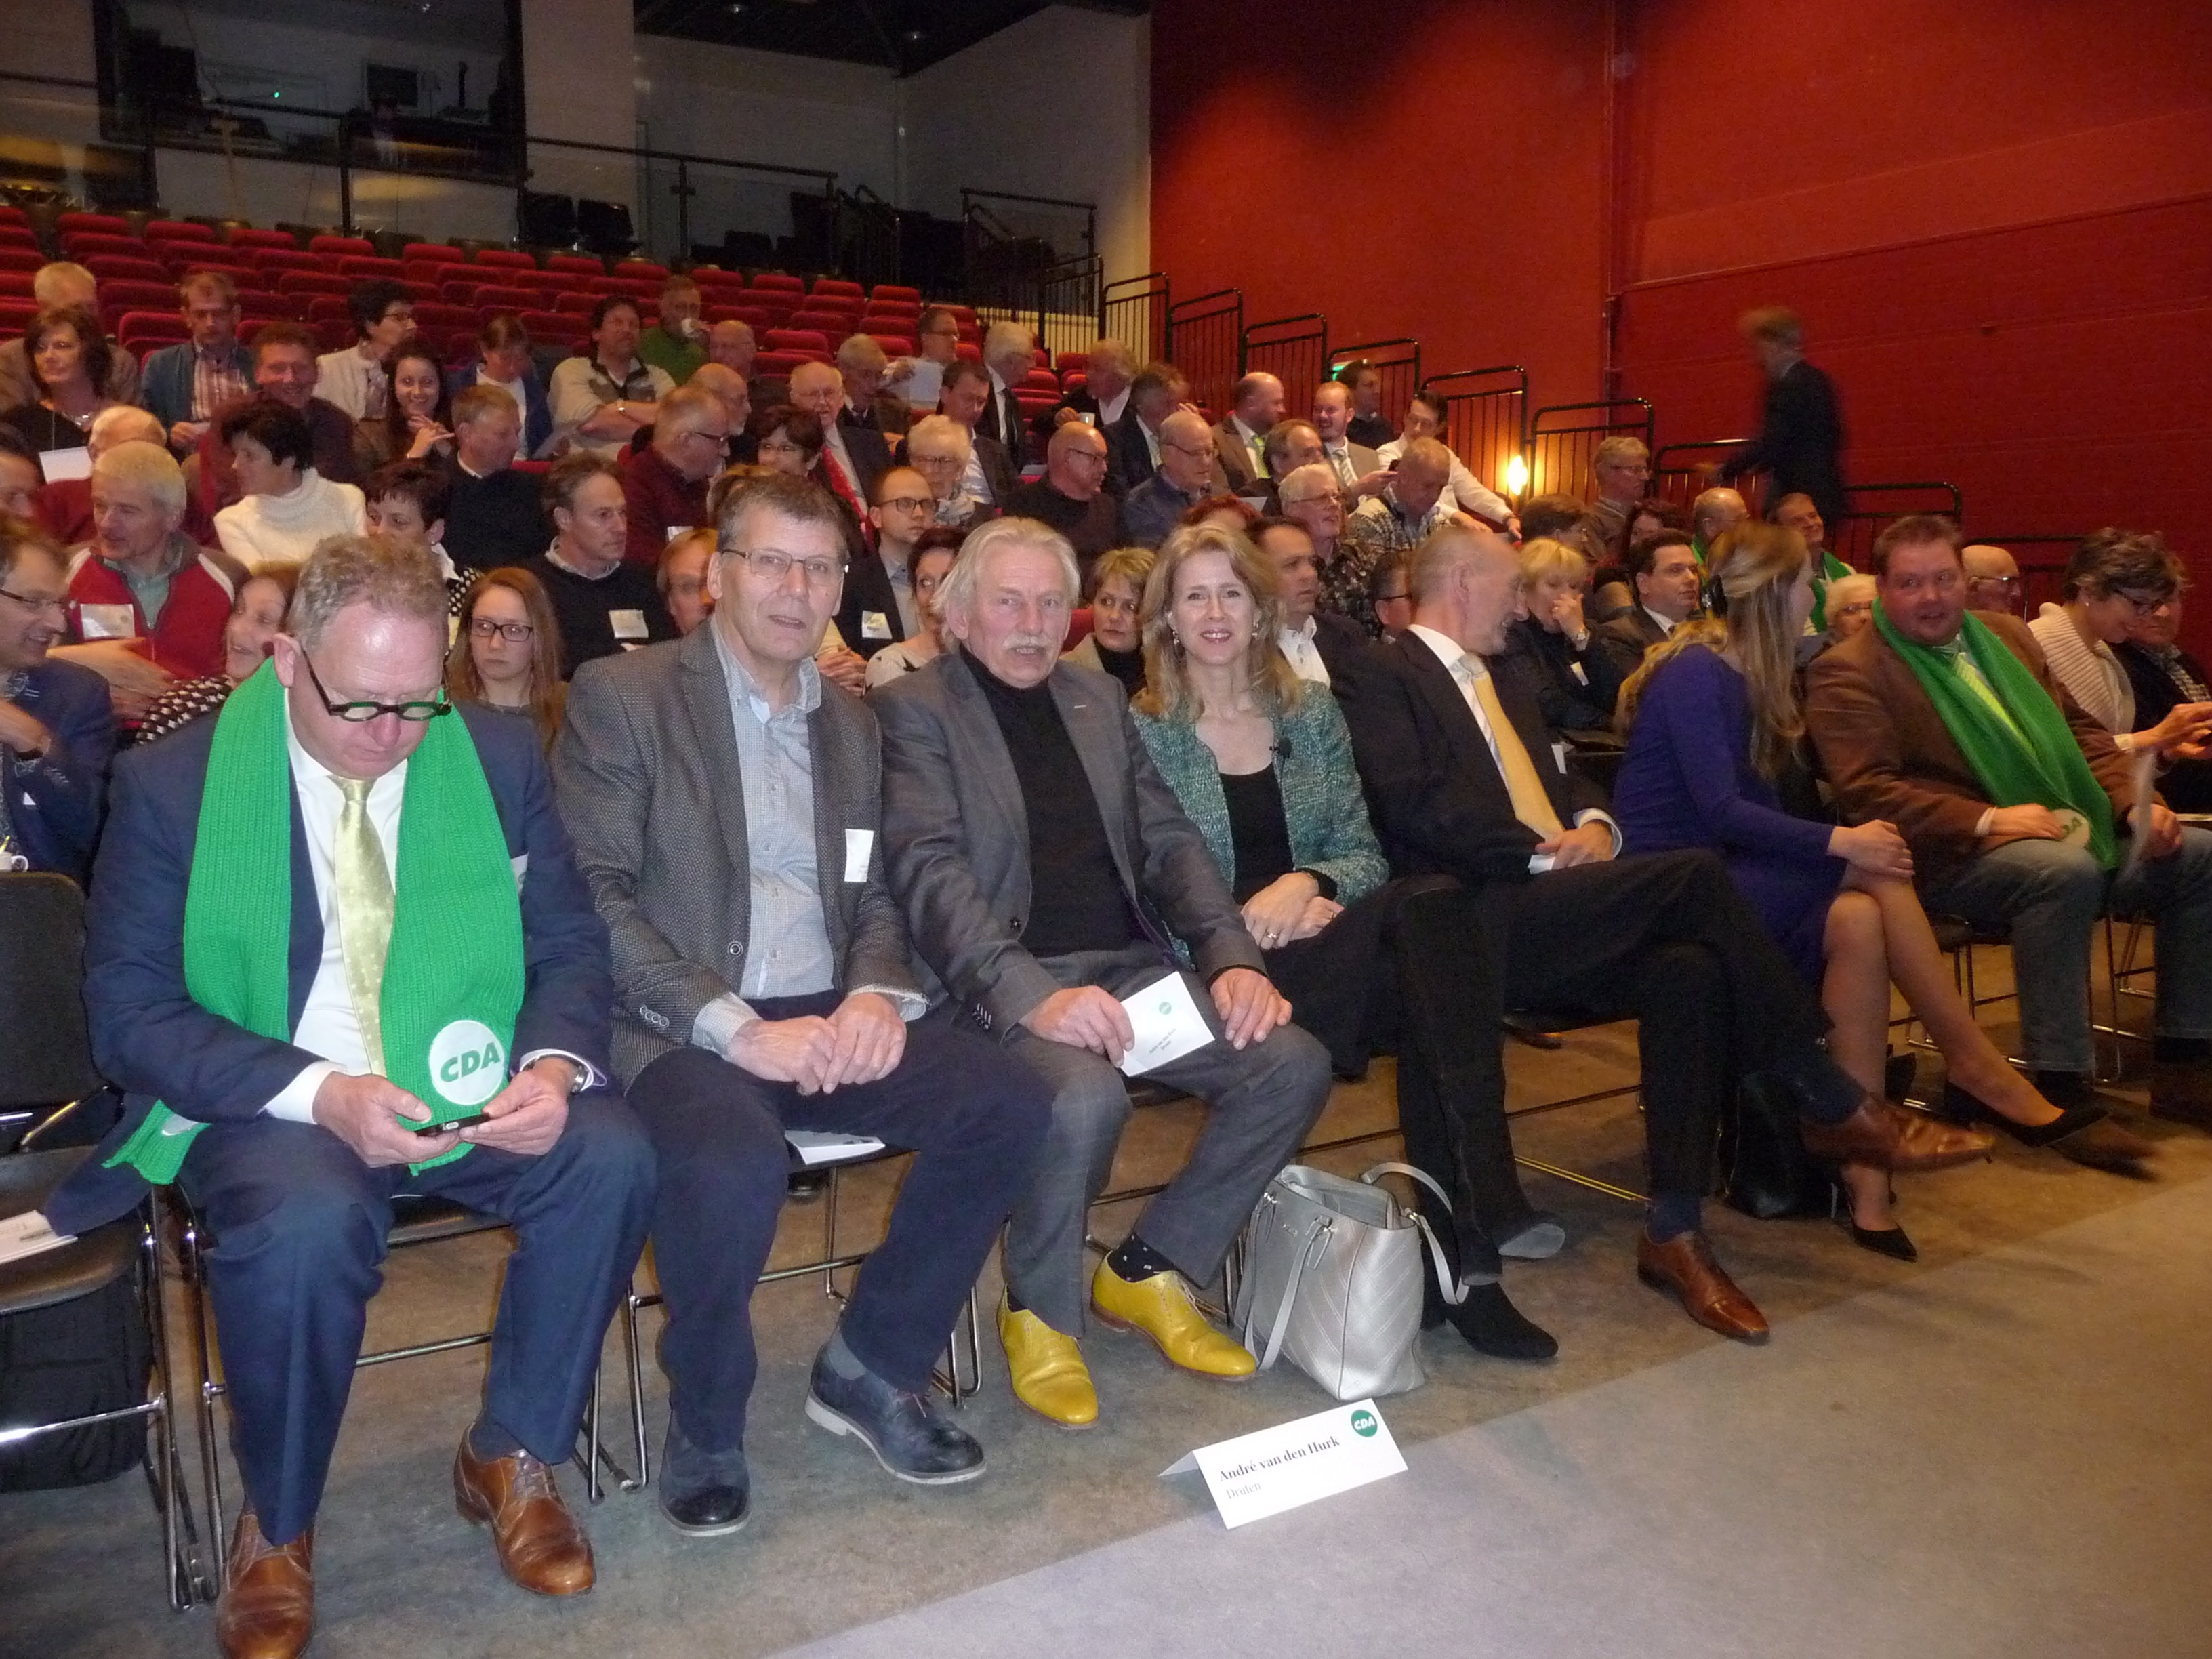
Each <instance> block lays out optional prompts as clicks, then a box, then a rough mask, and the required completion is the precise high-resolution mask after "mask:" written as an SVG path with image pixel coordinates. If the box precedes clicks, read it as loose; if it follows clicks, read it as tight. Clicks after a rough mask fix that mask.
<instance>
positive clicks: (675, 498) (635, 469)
mask: <svg viewBox="0 0 2212 1659" xmlns="http://www.w3.org/2000/svg"><path fill="white" fill-rule="evenodd" d="M729 455H730V415H729V410H727V409H726V407H725V406H724V405H723V403H722V400H721V399H720V398H717V397H716V396H714V394H713V393H712V392H703V391H702V390H700V389H699V388H698V387H696V386H678V387H677V388H676V390H675V391H673V392H670V393H669V394H668V395H667V396H666V397H665V398H662V399H661V400H660V410H659V414H658V415H656V416H654V417H653V442H652V443H651V444H650V445H648V446H647V447H645V448H643V449H641V450H637V451H635V452H634V453H630V454H628V455H625V456H623V460H622V472H623V513H624V515H625V519H626V526H625V527H626V531H627V535H626V539H625V542H624V549H625V550H624V552H623V557H624V558H626V559H628V560H629V562H631V563H632V564H639V565H644V566H646V567H647V568H649V569H650V568H657V567H658V566H659V563H660V551H661V550H662V549H663V548H665V547H666V546H667V545H668V538H670V537H671V536H672V535H673V534H675V533H676V532H678V531H679V530H696V529H697V528H698V527H699V526H701V525H702V524H704V523H706V522H707V481H708V479H710V478H712V477H714V475H715V474H716V473H717V472H720V471H721V470H722V468H723V466H724V465H726V463H727V461H728V459H729Z"/></svg>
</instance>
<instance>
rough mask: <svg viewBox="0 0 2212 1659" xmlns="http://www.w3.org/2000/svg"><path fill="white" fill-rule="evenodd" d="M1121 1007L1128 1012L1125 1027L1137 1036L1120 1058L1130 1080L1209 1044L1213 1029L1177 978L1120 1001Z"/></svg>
mask: <svg viewBox="0 0 2212 1659" xmlns="http://www.w3.org/2000/svg"><path fill="white" fill-rule="evenodd" d="M1121 1006H1123V1007H1124V1008H1126V1009H1127V1010H1128V1011H1129V1024H1130V1025H1131V1027H1132V1028H1133V1029H1134V1030H1135V1031H1136V1034H1137V1040H1136V1042H1134V1043H1133V1044H1132V1045H1131V1046H1130V1048H1129V1050H1128V1052H1127V1053H1126V1054H1123V1055H1122V1056H1121V1070H1122V1071H1123V1073H1126V1074H1127V1075H1128V1076H1130V1077H1142V1076H1143V1075H1144V1074H1145V1073H1147V1072H1149V1071H1152V1069H1153V1068H1154V1067H1156V1066H1164V1065H1166V1064H1167V1063H1168V1062H1169V1061H1170V1060H1180V1059H1182V1057H1183V1056H1184V1055H1185V1054H1188V1053H1190V1052H1191V1050H1193V1049H1194V1048H1204V1047H1206V1044H1207V1043H1209V1042H1212V1041H1213V1028H1212V1026H1210V1025H1208V1024H1206V1016H1205V1015H1204V1014H1202V1013H1200V1012H1199V1009H1198V1004H1197V1003H1196V1002H1195V1001H1194V1000H1192V997H1191V994H1190V981H1188V980H1187V979H1185V978H1184V977H1183V976H1182V975H1181V974H1169V975H1165V976H1164V977H1163V978H1161V979H1158V980H1156V981H1153V982H1152V984H1150V985H1147V986H1146V987H1145V988H1144V989H1143V990H1141V991H1136V992H1133V993H1131V994H1129V995H1127V996H1126V997H1123V998H1122V999H1121Z"/></svg>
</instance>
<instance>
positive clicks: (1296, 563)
mask: <svg viewBox="0 0 2212 1659" xmlns="http://www.w3.org/2000/svg"><path fill="white" fill-rule="evenodd" d="M1249 535H1250V536H1251V538H1252V544H1253V545H1254V546H1255V547H1256V548H1258V549H1259V550H1260V553H1261V557H1262V558H1263V559H1264V560H1265V561H1266V562H1267V564H1268V565H1269V566H1270V567H1271V568H1273V572H1274V578H1275V609H1276V612H1277V631H1276V636H1275V643H1276V644H1277V645H1278V646H1279V647H1280V648H1281V650H1282V653H1283V656H1284V658H1285V660H1287V661H1288V662H1289V664H1290V666H1291V672H1292V673H1294V674H1296V675H1297V677H1298V678H1300V679H1302V680H1310V681H1312V682H1313V683H1314V684H1316V685H1327V684H1329V682H1330V678H1331V677H1332V676H1333V675H1334V674H1339V673H1341V672H1343V671H1344V670H1345V668H1346V666H1347V665H1348V664H1349V661H1350V659H1352V658H1354V657H1357V656H1358V654H1359V653H1361V652H1362V651H1364V650H1365V649H1366V648H1367V630H1366V629H1364V628H1362V627H1361V626H1360V625H1359V624H1358V623H1356V622H1354V621H1352V618H1351V617H1340V616H1338V615H1336V614H1335V613H1334V611H1318V610H1316V606H1317V605H1320V603H1321V564H1320V562H1319V561H1318V560H1317V559H1316V558H1315V557H1314V544H1313V532H1310V531H1309V530H1308V529H1307V528H1306V527H1305V526H1304V525H1302V524H1300V523H1299V522H1298V521H1297V520H1296V519H1284V518H1267V519H1261V520H1259V521H1258V522H1257V523H1256V524H1254V525H1253V526H1251V527H1250V530H1249Z"/></svg>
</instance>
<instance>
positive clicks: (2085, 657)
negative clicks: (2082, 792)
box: [2027, 528, 2212, 760]
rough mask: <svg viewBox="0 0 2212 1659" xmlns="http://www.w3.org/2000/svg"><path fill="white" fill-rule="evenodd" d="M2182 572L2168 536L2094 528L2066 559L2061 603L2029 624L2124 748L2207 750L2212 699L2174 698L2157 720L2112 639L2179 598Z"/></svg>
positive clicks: (2069, 689)
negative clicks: (2142, 710) (2140, 713)
mask: <svg viewBox="0 0 2212 1659" xmlns="http://www.w3.org/2000/svg"><path fill="white" fill-rule="evenodd" d="M2184 580H2185V578H2184V576H2183V574H2182V568H2181V561H2180V560H2179V558H2178V557H2176V556H2174V554H2173V552H2172V550H2171V549H2170V548H2168V547H2167V546H2166V538H2164V537H2162V536H2157V535H2145V534H2142V532H2137V531H2132V530H2114V529H2110V528H2107V529H2104V530H2100V531H2097V532H2095V533H2093V535H2091V536H2089V537H2088V538H2087V539H2086V540H2084V541H2083V542H2082V544H2081V546H2080V547H2078V548H2076V549H2075V550H2074V556H2073V557H2071V558H2070V559H2069V560H2068V561H2067V562H2066V574H2065V577H2064V580H2063V582H2062V584H2061V586H2060V588H2059V595H2060V598H2061V599H2063V604H2059V605H2045V606H2044V607H2043V609H2042V610H2041V611H2039V612H2038V613H2037V614H2036V617H2035V620H2034V621H2033V622H2032V623H2028V625H2027V631H2028V632H2029V633H2030V634H2033V635H2034V636H2035V642H2036V644H2038V645H2039V646H2041V647H2043V659H2044V661H2045V662H2046V663H2048V664H2049V665H2051V677H2052V678H2054V679H2056V680H2057V682H2058V683H2059V684H2061V685H2063V686H2064V687H2065V688H2066V693H2067V695H2068V696H2070V697H2072V698H2073V699H2074V701H2075V703H2077V704H2078V705H2079V706H2080V707H2081V712H2082V713H2083V714H2087V716H2088V717H2089V718H2090V719H2091V720H2094V721H2096V722H2097V724H2098V725H2100V726H2103V727H2104V728H2105V730H2106V731H2107V732H2111V733H2112V746H2113V747H2114V748H2115V749H2118V750H2119V751H2120V752H2121V753H2122V754H2124V755H2127V754H2132V753H2134V752H2135V751H2136V750H2140V749H2148V750H2154V751H2155V752H2156V753H2157V754H2158V756H2159V757H2160V759H2161V760H2164V759H2166V758H2167V757H2174V756H2177V755H2179V756H2184V757H2190V758H2202V757H2203V741H2204V738H2205V734H2206V728H2207V727H2208V726H2212V702H2185V703H2176V704H2175V705H2174V706H2173V707H2172V708H2169V709H2167V710H2166V713H2165V714H2163V715H2162V716H2160V719H2159V720H2156V721H2155V722H2154V723H2150V724H2145V723H2143V722H2142V721H2140V720H2137V719H2136V690H2135V682H2134V681H2132V680H2131V679H2130V678H2128V671H2127V669H2126V668H2125V667H2124V665H2122V664H2121V662H2120V659H2119V655H2118V652H2117V651H2115V650H2114V648H2113V647H2116V646H2118V645H2119V644H2121V643H2123V642H2124V641H2125V640H2126V639H2127V637H2128V635H2129V632H2130V629H2132V628H2133V627H2134V625H2135V620H2136V617H2144V616H2148V615H2149V614H2150V613H2151V612H2153V611H2156V610H2157V609H2158V608H2159V607H2160V605H2166V604H2168V603H2170V602H2171V601H2172V600H2173V599H2175V598H2177V597H2178V596H2179V594H2180V592H2181V588H2182V584H2183V581H2184Z"/></svg>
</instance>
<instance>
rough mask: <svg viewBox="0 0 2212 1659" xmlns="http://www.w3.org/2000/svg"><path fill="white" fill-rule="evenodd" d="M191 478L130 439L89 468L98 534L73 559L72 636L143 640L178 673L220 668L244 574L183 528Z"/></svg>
mask: <svg viewBox="0 0 2212 1659" xmlns="http://www.w3.org/2000/svg"><path fill="white" fill-rule="evenodd" d="M184 520H185V475H184V473H183V471H181V470H180V469H179V467H178V465H177V463H176V461H175V459H174V458H173V457H172V456H171V455H170V454H169V453H168V451H167V449H165V448H163V447H161V445H159V444H156V443H149V442H145V441H142V440H137V439H133V440H131V441H129V442H127V443H119V444H116V445H114V446H113V447H110V448H107V449H105V450H103V451H102V452H101V453H100V457H99V459H96V460H95V461H94V462H93V465H92V521H93V536H92V539H91V540H90V541H89V542H88V543H87V544H85V545H84V546H83V547H82V548H81V549H79V550H77V552H76V555H75V556H73V557H72V558H71V559H70V570H69V622H70V638H71V639H73V640H78V641H91V640H139V641H144V645H143V650H144V652H145V654H146V655H147V656H148V657H149V658H150V659H152V660H153V661H154V662H155V664H156V665H159V666H160V667H161V668H164V669H166V670H167V671H168V672H170V673H171V674H173V675H175V676H176V677H177V678H179V679H197V678H200V677H201V676H203V675H210V674H220V673H221V672H222V665H223V650H222V630H223V624H224V623H225V622H227V621H228V619H229V617H230V603H231V597H232V594H233V593H234V592H235V591H236V586H237V579H238V575H239V573H238V572H237V571H236V569H235V568H234V566H232V565H231V563H230V562H229V561H228V560H227V559H224V558H223V556H222V555H221V554H220V553H216V552H211V551H210V550H208V549H206V548H204V547H201V546H199V545H198V544H196V543H195V542H193V540H192V539H191V538H190V537H189V536H186V535H185V534H184V533H183V532H182V529H181V526H183V524H184Z"/></svg>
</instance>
